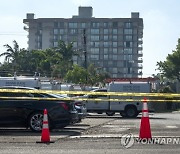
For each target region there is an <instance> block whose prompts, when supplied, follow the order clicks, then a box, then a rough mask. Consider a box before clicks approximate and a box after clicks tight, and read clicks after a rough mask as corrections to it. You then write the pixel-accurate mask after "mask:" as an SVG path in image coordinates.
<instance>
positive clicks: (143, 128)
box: [139, 98, 152, 139]
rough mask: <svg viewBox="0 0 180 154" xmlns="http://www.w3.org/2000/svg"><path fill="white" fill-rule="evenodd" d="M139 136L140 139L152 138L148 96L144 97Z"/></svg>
mask: <svg viewBox="0 0 180 154" xmlns="http://www.w3.org/2000/svg"><path fill="white" fill-rule="evenodd" d="M139 138H140V139H151V138H152V136H151V127H150V122H149V112H148V105H147V100H146V98H144V101H143V109H142V118H141V125H140V132H139Z"/></svg>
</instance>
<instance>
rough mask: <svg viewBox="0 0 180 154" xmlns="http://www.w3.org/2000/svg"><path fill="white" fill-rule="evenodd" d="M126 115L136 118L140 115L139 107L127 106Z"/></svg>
mask: <svg viewBox="0 0 180 154" xmlns="http://www.w3.org/2000/svg"><path fill="white" fill-rule="evenodd" d="M125 115H126V117H127V118H135V117H137V115H138V112H137V108H136V107H134V106H127V107H126V109H125Z"/></svg>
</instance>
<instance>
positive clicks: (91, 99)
mask: <svg viewBox="0 0 180 154" xmlns="http://www.w3.org/2000/svg"><path fill="white" fill-rule="evenodd" d="M1 99H3V100H5V99H7V100H54V101H55V100H56V101H57V100H58V101H63V100H75V101H95V102H102V101H106V102H109V101H110V102H134V103H136V102H143V101H144V99H93V98H73V97H63V98H44V97H11V98H10V97H0V100H1ZM146 101H147V102H168V103H170V102H177V103H178V102H180V100H165V99H159V100H158V99H157V100H156V99H146Z"/></svg>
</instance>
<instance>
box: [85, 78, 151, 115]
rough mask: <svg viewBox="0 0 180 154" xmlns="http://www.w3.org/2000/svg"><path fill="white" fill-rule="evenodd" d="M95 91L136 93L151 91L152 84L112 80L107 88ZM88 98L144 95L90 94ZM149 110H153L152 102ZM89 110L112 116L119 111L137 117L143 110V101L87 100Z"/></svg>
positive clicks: (129, 97) (123, 97)
mask: <svg viewBox="0 0 180 154" xmlns="http://www.w3.org/2000/svg"><path fill="white" fill-rule="evenodd" d="M94 91H95V92H106V91H107V92H133V93H134V92H135V93H150V92H151V84H150V83H147V82H111V83H109V85H108V87H107V89H96V90H94ZM88 98H100V99H109V98H111V99H113V98H114V99H118V98H119V99H133V98H134V99H141V100H142V99H143V98H142V97H133V96H106V95H88ZM148 106H149V111H153V108H152V105H151V103H148ZM87 110H88V112H97V113H103V112H106V114H107V115H109V116H112V115H114V114H115V113H116V112H119V113H120V114H121V116H123V117H129V118H132V117H137V116H138V114H139V113H140V112H141V111H142V102H139V101H134V102H125V101H124V102H123V101H121V100H120V101H119V102H117V101H114V102H113V101H111V102H110V101H89V100H88V101H87Z"/></svg>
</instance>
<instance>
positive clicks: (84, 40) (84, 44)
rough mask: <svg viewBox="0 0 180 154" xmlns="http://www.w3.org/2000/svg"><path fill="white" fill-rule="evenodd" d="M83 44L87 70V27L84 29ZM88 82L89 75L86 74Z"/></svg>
mask: <svg viewBox="0 0 180 154" xmlns="http://www.w3.org/2000/svg"><path fill="white" fill-rule="evenodd" d="M83 46H84V68H85V69H86V71H87V51H86V29H83ZM86 83H87V75H86Z"/></svg>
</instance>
